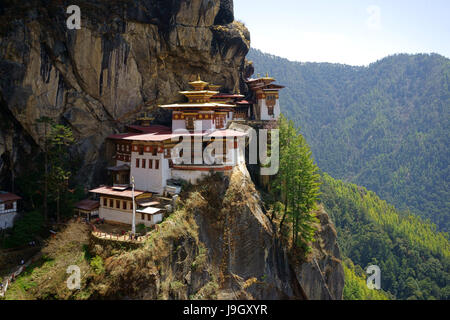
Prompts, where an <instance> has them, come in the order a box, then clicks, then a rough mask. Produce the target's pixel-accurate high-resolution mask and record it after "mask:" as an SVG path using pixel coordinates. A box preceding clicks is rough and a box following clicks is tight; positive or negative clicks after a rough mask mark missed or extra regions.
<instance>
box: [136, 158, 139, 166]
mask: <svg viewBox="0 0 450 320" xmlns="http://www.w3.org/2000/svg"><path fill="white" fill-rule="evenodd" d="M136 168H139V159H136Z"/></svg>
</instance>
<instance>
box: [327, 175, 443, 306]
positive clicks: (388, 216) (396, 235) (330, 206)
mask: <svg viewBox="0 0 450 320" xmlns="http://www.w3.org/2000/svg"><path fill="white" fill-rule="evenodd" d="M322 181H323V184H322V187H321V191H322V196H321V197H322V201H323V204H324V206H325V208H326V210H327V212H329V213H330V215H331V217H332V220H333V222H334V223H335V225H336V230H337V233H338V243H339V247H340V249H341V250H342V254H343V256H345V257H348V258H350V259H351V260H352V261H353V262H354V263H355V264H357V265H359V266H361V267H363V268H364V269H365V268H367V266H369V265H371V264H375V265H378V266H379V267H380V269H381V288H382V289H383V290H384V291H387V292H390V293H391V294H392V295H394V296H395V297H396V298H398V299H433V298H435V299H450V285H449V283H450V274H449V269H450V243H449V241H448V239H447V235H445V234H442V233H438V232H436V229H435V226H434V225H432V224H429V223H426V222H424V221H423V220H422V219H421V218H420V217H417V216H414V215H410V214H406V213H401V212H399V211H397V210H396V209H395V208H394V207H393V206H392V205H389V204H388V203H386V201H383V200H381V199H380V198H379V197H378V196H377V195H376V194H375V193H374V192H372V191H368V190H367V189H366V188H363V187H360V186H357V185H355V184H349V183H345V182H343V181H340V180H335V179H333V178H332V177H330V176H329V175H328V174H326V173H325V174H323V176H322ZM350 265H351V264H350ZM350 269H351V268H350ZM348 271H349V270H348V267H347V269H346V276H347V277H348V276H349V272H348ZM350 280H352V281H353V282H355V280H356V279H354V277H351V276H350V277H349V278H346V288H348V286H349V285H350V283H349V282H348V281H350ZM353 286H355V283H353ZM347 291H348V290H347ZM346 296H347V297H348V296H354V295H351V294H348V292H347V294H346ZM355 296H360V295H355Z"/></svg>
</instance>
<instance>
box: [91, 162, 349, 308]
mask: <svg viewBox="0 0 450 320" xmlns="http://www.w3.org/2000/svg"><path fill="white" fill-rule="evenodd" d="M185 197H186V198H185V199H184V205H183V207H182V209H180V210H179V211H177V212H176V213H175V214H174V215H173V216H172V217H171V218H169V219H168V220H166V221H165V222H163V223H162V224H161V225H160V226H159V227H158V231H157V232H155V233H154V234H153V235H151V236H150V239H151V240H150V242H148V243H147V244H146V245H145V247H143V248H141V249H137V250H134V251H131V252H125V253H121V254H119V255H118V254H114V250H112V251H111V250H109V251H108V249H107V248H108V247H107V246H98V245H95V244H94V245H92V246H91V249H92V250H93V253H92V254H93V255H94V254H95V255H101V256H102V257H103V259H104V261H105V270H106V271H105V274H103V275H101V276H98V277H96V278H94V279H92V281H89V282H90V283H91V287H88V288H85V289H84V290H86V291H88V292H92V296H91V297H93V298H107V299H109V298H132V299H157V298H159V299H189V298H191V299H324V300H327V299H342V291H343V286H344V275H343V269H342V266H341V263H340V260H339V258H340V253H339V248H338V247H337V245H336V233H335V231H334V228H333V227H332V225H331V224H330V222H329V220H328V215H327V214H326V212H324V211H320V212H319V213H318V217H319V220H320V224H319V229H318V234H317V241H316V242H315V243H314V244H313V246H314V249H313V252H312V254H311V255H310V256H309V257H308V259H306V260H305V258H304V257H301V259H292V257H291V255H292V254H291V253H290V252H288V250H287V249H286V247H285V246H284V245H283V244H282V242H281V241H280V240H279V238H278V237H277V235H276V234H275V232H274V229H275V228H274V226H273V225H272V223H271V222H270V220H269V219H268V217H267V216H266V212H265V210H264V208H263V203H262V201H261V199H260V196H259V192H258V191H257V190H256V189H255V186H254V184H253V182H252V180H251V178H250V175H249V174H248V171H247V169H246V167H245V166H242V167H240V168H236V169H235V170H234V171H233V173H232V174H231V176H222V177H221V176H213V177H211V178H208V179H206V180H205V181H204V182H203V183H202V184H201V185H198V186H195V187H193V189H192V190H190V191H189V193H188V194H187V195H185ZM297 258H298V256H297Z"/></svg>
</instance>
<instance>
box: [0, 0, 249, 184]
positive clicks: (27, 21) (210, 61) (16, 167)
mask: <svg viewBox="0 0 450 320" xmlns="http://www.w3.org/2000/svg"><path fill="white" fill-rule="evenodd" d="M77 4H78V5H79V7H80V9H81V29H80V30H68V29H67V27H66V19H67V17H68V16H69V15H68V14H67V13H66V7H67V6H68V5H69V4H67V6H66V5H63V4H61V1H43V0H34V1H24V2H19V3H17V1H5V2H3V3H2V5H1V6H0V14H1V22H0V108H1V110H2V112H1V113H0V123H6V124H7V125H6V127H11V125H10V124H11V123H13V124H14V126H16V127H15V129H14V130H8V129H5V128H4V127H5V126H0V152H1V155H0V159H1V160H0V168H1V169H2V171H1V172H0V183H3V184H4V185H6V184H8V183H10V182H11V177H12V175H20V174H21V173H22V172H21V165H20V163H21V162H22V163H26V164H27V165H29V163H30V161H29V159H30V157H33V156H34V155H35V154H36V151H37V150H38V149H39V145H40V144H41V143H42V139H40V138H41V137H42V135H43V132H42V128H40V127H39V126H38V125H37V124H36V119H38V118H39V117H41V116H47V117H50V118H52V119H54V120H55V121H56V122H60V123H65V124H67V125H69V126H70V127H71V128H72V129H73V131H74V134H75V137H76V141H77V143H76V146H75V147H74V148H73V150H72V153H73V154H77V155H79V156H80V159H81V163H80V167H81V170H80V171H79V176H78V181H79V182H81V183H83V184H85V185H91V184H94V183H97V182H99V181H96V180H101V179H100V178H98V177H99V176H98V174H100V173H101V172H102V169H101V168H103V167H104V162H105V159H104V156H103V154H104V152H103V151H104V141H105V137H106V136H107V135H109V134H111V133H113V132H117V131H120V130H122V129H123V126H124V125H126V124H128V123H130V122H132V121H134V120H135V119H136V117H137V115H138V114H139V113H140V112H142V110H143V109H144V108H146V107H149V108H150V109H151V110H153V112H152V113H153V115H154V116H155V117H156V120H155V121H157V122H160V123H164V122H166V121H168V115H167V114H164V113H163V112H162V111H160V110H158V109H159V108H157V106H158V104H162V103H171V102H175V101H177V100H179V99H182V96H180V95H179V93H178V91H180V90H184V89H186V88H188V84H187V82H189V81H191V80H193V78H196V77H197V75H198V74H200V75H201V77H202V79H204V80H206V81H210V82H214V83H216V84H220V85H222V86H223V88H224V90H230V91H234V90H237V89H238V88H239V81H240V79H241V78H242V70H243V67H244V58H245V55H246V54H247V52H248V49H249V45H250V35H249V33H248V30H247V29H246V28H245V27H244V26H243V25H242V24H240V23H237V22H234V21H233V20H234V19H233V17H234V15H233V3H232V1H231V0H189V1H187V0H170V1H168V0H156V1H155V0H151V1H150V0H144V1H124V0H111V1H95V0H94V1H92V0H90V1H77ZM12 132H15V133H12ZM11 141H14V142H15V143H14V146H16V147H15V148H14V147H13V143H11ZM16 171H19V172H16ZM5 187H10V185H7V186H5Z"/></svg>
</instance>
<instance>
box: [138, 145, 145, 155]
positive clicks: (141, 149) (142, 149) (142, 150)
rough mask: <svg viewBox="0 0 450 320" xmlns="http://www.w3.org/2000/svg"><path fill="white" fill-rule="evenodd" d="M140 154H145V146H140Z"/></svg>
mask: <svg viewBox="0 0 450 320" xmlns="http://www.w3.org/2000/svg"><path fill="white" fill-rule="evenodd" d="M139 154H140V155H141V156H142V155H143V154H144V146H139Z"/></svg>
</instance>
